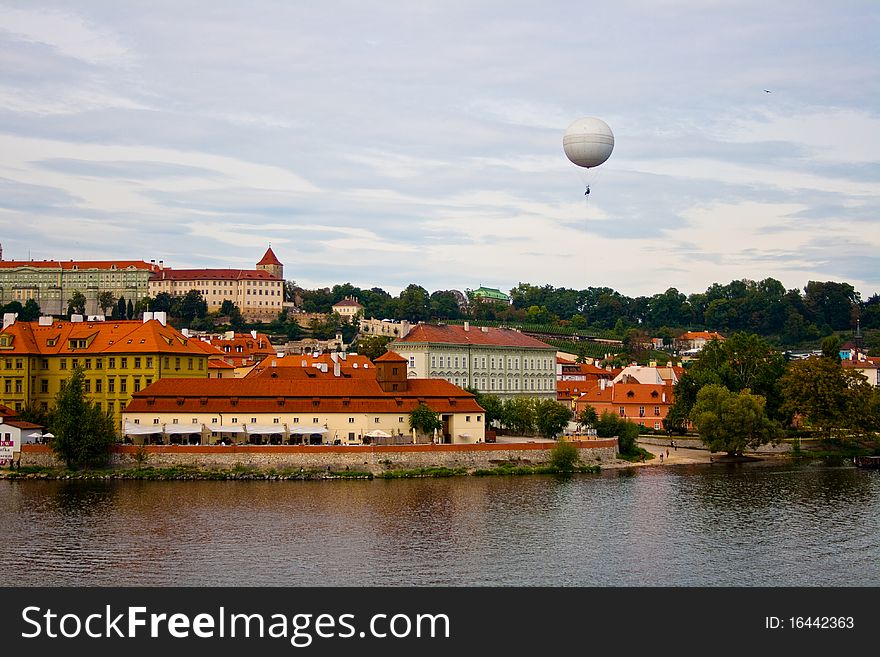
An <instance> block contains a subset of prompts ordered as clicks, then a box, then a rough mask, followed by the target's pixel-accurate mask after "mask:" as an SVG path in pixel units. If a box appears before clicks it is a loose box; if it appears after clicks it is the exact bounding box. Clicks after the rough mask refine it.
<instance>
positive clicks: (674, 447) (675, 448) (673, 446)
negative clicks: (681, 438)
mask: <svg viewBox="0 0 880 657" xmlns="http://www.w3.org/2000/svg"><path fill="white" fill-rule="evenodd" d="M672 449H674V450H676V451H677V450H678V447H676V446H675V441H674V440H673V441H672Z"/></svg>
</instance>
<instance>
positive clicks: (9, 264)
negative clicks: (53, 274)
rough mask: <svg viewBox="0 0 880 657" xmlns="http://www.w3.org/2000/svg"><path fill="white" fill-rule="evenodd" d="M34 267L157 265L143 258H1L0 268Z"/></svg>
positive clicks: (88, 267) (107, 267)
mask: <svg viewBox="0 0 880 657" xmlns="http://www.w3.org/2000/svg"><path fill="white" fill-rule="evenodd" d="M17 267H34V268H37V269H114V268H115V269H145V270H148V271H155V270H157V269H158V267H156V265H154V264H151V263H149V262H144V261H143V260H67V261H64V260H0V269H15V268H17Z"/></svg>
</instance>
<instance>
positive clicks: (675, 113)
mask: <svg viewBox="0 0 880 657" xmlns="http://www.w3.org/2000/svg"><path fill="white" fill-rule="evenodd" d="M878 34H880V3H878V2H876V0H862V1H849V0H841V1H839V2H828V1H827V0H821V1H814V0H798V1H791V2H788V1H783V0H760V1H752V0H731V1H729V2H728V1H725V0H681V1H676V0H654V1H650V2H648V1H635V0H633V1H630V0H615V1H614V2H608V1H604V2H594V1H592V0H577V1H570V2H569V1H554V0H544V1H543V2H540V3H539V2H534V1H533V0H525V1H520V0H503V1H495V0H469V1H458V0H444V1H442V2H441V1H434V0H419V1H418V2H407V1H403V0H400V1H391V0H387V1H383V0H375V1H372V2H358V1H352V2H347V1H342V0H322V2H320V3H318V2H306V1H305V0H278V1H270V0H266V1H260V0H256V1H249V2H223V1H216V0H212V1H204V2H203V1H199V0H191V1H188V2H180V1H179V0H175V1H174V2H165V1H163V0H151V2H148V3H144V2H133V1H132V2H120V1H118V0H106V1H99V0H80V1H78V2H46V1H42V0H29V1H28V2H9V1H4V0H0V244H2V248H3V257H4V259H6V260H26V259H28V258H32V259H35V260H42V259H82V260H89V259H143V260H147V261H149V260H151V259H155V260H163V261H164V263H165V265H166V266H170V267H174V268H189V267H197V268H202V267H233V268H253V266H254V264H255V263H256V262H257V261H258V260H259V259H260V257H261V256H262V255H263V253H264V252H265V250H266V248H267V246H269V245H270V244H271V247H272V249H273V251H274V252H275V253H276V255H277V256H278V258H279V259H280V260H281V261H282V262H283V263H284V275H285V278H286V279H288V280H294V281H296V283H297V284H298V285H300V286H301V287H304V288H307V289H314V288H321V287H331V286H333V285H336V284H342V283H351V284H353V285H355V286H358V287H362V288H371V287H381V288H383V289H384V290H386V291H388V292H389V293H391V294H394V295H396V294H398V293H399V292H400V290H402V289H403V288H405V287H406V286H407V285H409V284H411V283H415V284H417V285H420V286H422V287H424V288H425V289H426V290H427V291H428V292H433V291H435V290H447V289H457V290H462V291H464V290H467V289H475V288H477V287H479V286H481V285H483V286H487V287H496V288H499V289H501V290H504V291H509V290H510V289H511V288H513V287H515V286H517V285H518V284H519V283H530V284H532V285H538V286H543V285H551V286H553V287H568V288H576V289H583V288H586V287H590V286H594V287H611V288H613V289H615V290H617V291H619V292H620V293H622V294H625V295H627V296H633V297H634V296H640V295H652V294H656V293H661V292H664V291H665V290H667V289H668V288H671V287H674V288H676V289H678V290H679V291H681V292H683V293H685V294H691V293H695V292H703V291H705V290H706V289H707V288H708V287H709V286H710V285H711V284H713V283H716V282H717V283H721V284H727V283H729V282H730V281H733V280H738V279H743V278H745V279H751V280H762V279H764V278H768V277H772V278H776V279H778V280H780V281H781V282H782V283H783V284H784V285H785V287H786V288H788V289H793V288H803V287H804V286H805V285H806V283H807V282H808V281H810V280H818V281H846V282H849V283H851V284H852V285H853V286H854V287H855V288H856V290H857V291H859V292H860V294H861V295H862V298H863V299H866V298H868V297H869V296H871V295H872V294H875V293H880V266H878V265H880V261H878V253H880V39H878V38H877V35H878ZM765 90H766V91H765ZM584 116H594V117H599V118H601V119H603V120H604V121H605V122H607V123H608V125H609V126H610V127H611V129H612V130H613V132H614V137H615V146H614V151H613V153H612V155H611V157H610V158H609V159H608V161H606V162H605V163H604V164H603V165H601V166H600V167H597V168H595V169H589V170H587V169H582V168H579V167H577V166H575V165H574V164H572V163H571V162H569V161H568V160H567V159H566V157H565V155H564V153H563V150H562V136H563V134H564V132H565V129H566V128H567V127H568V125H569V124H570V123H572V122H573V121H574V120H576V119H578V118H581V117H584ZM587 184H589V185H590V191H591V193H590V195H589V196H586V195H585V194H584V191H585V185H587Z"/></svg>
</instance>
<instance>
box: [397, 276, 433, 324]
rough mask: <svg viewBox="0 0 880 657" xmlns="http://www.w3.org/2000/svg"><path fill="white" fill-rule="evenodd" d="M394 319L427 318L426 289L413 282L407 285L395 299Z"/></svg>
mask: <svg viewBox="0 0 880 657" xmlns="http://www.w3.org/2000/svg"><path fill="white" fill-rule="evenodd" d="M395 319H407V320H409V321H410V322H418V321H419V320H425V319H428V291H427V290H426V289H425V288H423V287H420V286H419V285H416V284H415V283H410V284H409V285H407V286H406V289H405V290H403V291H402V292H401V293H400V297H399V298H398V300H397V312H396V313H395Z"/></svg>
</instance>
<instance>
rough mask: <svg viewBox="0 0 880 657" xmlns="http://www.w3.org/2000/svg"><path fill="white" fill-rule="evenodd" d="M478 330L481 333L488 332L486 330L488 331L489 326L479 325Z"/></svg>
mask: <svg viewBox="0 0 880 657" xmlns="http://www.w3.org/2000/svg"><path fill="white" fill-rule="evenodd" d="M480 330H481V331H482V332H483V333H488V332H489V327H488V326H481V327H480Z"/></svg>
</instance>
